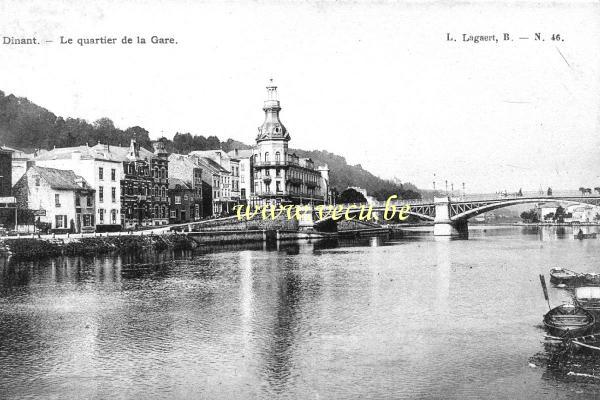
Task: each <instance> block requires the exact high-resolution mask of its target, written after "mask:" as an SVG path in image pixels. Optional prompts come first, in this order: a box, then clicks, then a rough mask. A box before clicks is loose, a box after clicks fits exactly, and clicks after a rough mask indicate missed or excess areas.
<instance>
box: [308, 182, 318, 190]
mask: <svg viewBox="0 0 600 400" xmlns="http://www.w3.org/2000/svg"><path fill="white" fill-rule="evenodd" d="M317 186H318V185H317V182H310V181H308V182H306V187H309V188H315V187H317Z"/></svg>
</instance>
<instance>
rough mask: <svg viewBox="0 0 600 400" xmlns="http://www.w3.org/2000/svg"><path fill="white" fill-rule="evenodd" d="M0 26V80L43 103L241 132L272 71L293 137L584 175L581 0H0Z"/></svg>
mask: <svg viewBox="0 0 600 400" xmlns="http://www.w3.org/2000/svg"><path fill="white" fill-rule="evenodd" d="M535 32H540V33H541V34H542V35H543V38H544V41H534V40H533V36H534V33H535ZM448 33H450V34H451V36H452V37H454V38H455V39H456V41H454V42H452V41H448V40H447V34H448ZM503 33H509V34H510V37H511V38H512V39H513V40H510V41H503V40H502V38H503ZM463 34H467V35H496V37H497V38H498V39H500V40H499V42H498V43H496V42H484V43H478V44H474V43H473V42H464V41H462V35H463ZM553 34H554V35H555V34H559V35H560V37H561V40H558V41H556V40H554V41H553V40H551V37H552V35H553ZM0 35H1V36H9V37H17V38H20V37H36V38H37V39H38V41H41V42H42V44H39V45H29V46H18V45H0V90H3V91H4V92H5V93H7V94H8V93H13V94H15V95H17V96H22V97H27V98H28V99H29V100H31V101H33V102H34V103H36V104H38V105H41V106H43V107H45V108H47V109H49V110H50V111H52V112H54V113H55V114H57V115H61V116H65V117H79V118H84V119H87V120H88V121H94V120H96V119H98V118H101V117H108V118H110V119H112V120H113V121H114V122H115V125H116V126H118V127H119V128H122V129H126V128H127V127H130V126H135V125H140V126H142V127H144V128H146V129H147V130H149V131H150V135H151V137H153V138H158V137H159V136H161V135H164V136H167V137H172V136H173V135H174V134H175V133H176V132H190V133H192V134H202V135H205V136H207V135H216V136H218V137H219V138H221V139H222V140H224V139H226V138H233V139H236V140H239V141H242V142H244V143H248V144H252V143H253V142H254V139H255V137H256V133H257V127H258V126H259V125H260V124H261V123H262V121H263V119H264V114H263V111H262V103H263V100H264V98H265V86H266V83H267V81H268V79H269V78H273V79H274V81H275V82H276V84H277V85H278V87H279V97H280V100H281V105H282V112H281V120H282V122H283V123H284V125H285V126H286V127H287V129H288V130H289V132H290V134H291V137H292V140H291V142H290V147H293V148H301V149H306V150H313V149H317V150H328V151H331V152H334V153H336V154H340V155H343V156H345V157H346V158H347V160H348V162H349V163H351V164H361V165H362V166H363V167H364V168H365V169H368V170H369V171H371V172H373V173H375V174H376V175H379V176H381V177H384V178H394V177H395V178H398V179H400V180H401V181H405V182H412V183H414V184H416V185H417V186H419V187H420V188H424V189H431V188H432V187H433V181H434V180H435V181H436V183H437V188H438V189H439V188H440V187H441V186H442V185H443V184H444V183H443V182H444V181H446V180H447V181H448V182H449V183H454V184H455V186H460V185H462V183H463V182H464V183H465V187H466V191H467V192H495V191H497V190H507V191H509V192H510V191H517V190H518V189H519V188H522V189H523V190H524V191H526V190H537V189H539V188H540V187H543V188H546V187H548V186H551V187H553V188H555V189H577V188H579V187H580V186H585V187H595V186H600V169H599V168H598V165H599V161H598V160H600V136H599V135H598V133H599V128H600V126H599V125H600V124H599V122H600V118H599V117H600V113H599V110H600V51H598V49H599V48H600V3H598V2H564V3H561V2H553V3H551V4H537V3H535V2H514V1H511V2H509V1H498V2H481V3H474V2H469V3H467V2H465V3H450V2H441V1H438V2H402V3H401V2H386V1H376V2H360V1H354V2H350V1H338V2H333V1H283V2H276V1H248V2H241V1H229V2H216V1H214V2H213V1H205V2H202V1H200V2H198V1H169V2H167V1H123V0H121V1H106V0H100V1H94V2H82V1H68V0H64V1H58V2H51V1H50V2H49V1H30V2H22V1H13V0H3V1H2V2H0ZM125 35H127V36H129V37H132V38H134V41H135V38H136V36H141V37H145V38H146V39H147V40H148V39H149V38H150V37H151V36H153V35H157V36H160V37H172V38H174V39H175V41H176V44H172V45H153V44H151V43H147V44H146V45H137V44H132V45H122V44H120V42H121V39H122V37H123V36H125ZM61 36H64V37H65V38H69V37H70V38H73V40H74V42H75V43H74V44H72V45H67V44H60V37H61ZM101 36H108V37H115V38H117V42H118V44H116V45H95V46H92V45H87V46H79V45H77V43H76V40H77V38H90V37H101ZM519 37H529V39H519ZM46 41H52V42H48V43H47V42H46ZM148 42H149V40H148Z"/></svg>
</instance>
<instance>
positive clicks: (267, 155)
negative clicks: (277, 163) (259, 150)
mask: <svg viewBox="0 0 600 400" xmlns="http://www.w3.org/2000/svg"><path fill="white" fill-rule="evenodd" d="M265 162H269V152H266V153H265Z"/></svg>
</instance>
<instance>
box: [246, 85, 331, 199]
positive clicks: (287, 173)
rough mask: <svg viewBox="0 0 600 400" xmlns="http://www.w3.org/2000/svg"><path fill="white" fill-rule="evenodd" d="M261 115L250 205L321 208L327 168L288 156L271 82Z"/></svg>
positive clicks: (277, 104) (308, 159)
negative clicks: (263, 114) (299, 205)
mask: <svg viewBox="0 0 600 400" xmlns="http://www.w3.org/2000/svg"><path fill="white" fill-rule="evenodd" d="M263 111H264V112H265V120H264V122H263V124H262V125H261V126H260V127H259V128H258V136H257V137H256V146H255V147H254V148H253V149H252V163H251V165H252V182H253V184H254V188H253V189H254V190H253V193H252V195H251V197H250V203H251V204H259V205H264V204H324V203H325V202H326V201H327V198H328V196H327V194H328V193H329V168H328V167H327V166H326V165H325V166H321V167H318V168H315V165H314V162H313V161H312V160H311V159H310V158H300V157H298V156H297V155H296V154H294V153H290V151H289V148H288V143H289V141H290V139H291V138H290V134H289V132H288V130H287V128H286V127H285V126H284V125H283V123H282V122H281V120H280V119H279V112H280V111H281V105H280V103H279V98H278V95H277V86H275V84H274V83H273V80H272V79H271V80H270V82H269V84H268V85H267V99H266V100H265V102H264V107H263Z"/></svg>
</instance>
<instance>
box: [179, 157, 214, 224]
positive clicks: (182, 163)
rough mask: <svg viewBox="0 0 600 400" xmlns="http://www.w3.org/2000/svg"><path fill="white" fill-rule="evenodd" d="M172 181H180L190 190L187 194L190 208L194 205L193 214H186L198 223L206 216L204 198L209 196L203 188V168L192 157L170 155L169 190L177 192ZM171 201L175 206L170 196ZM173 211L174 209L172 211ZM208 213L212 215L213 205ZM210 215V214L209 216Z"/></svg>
mask: <svg viewBox="0 0 600 400" xmlns="http://www.w3.org/2000/svg"><path fill="white" fill-rule="evenodd" d="M171 179H178V180H179V181H181V182H182V183H183V184H184V185H185V186H187V187H188V188H189V190H190V192H189V193H187V196H188V197H189V201H190V206H192V205H193V212H189V213H187V214H186V216H187V217H188V219H189V220H193V221H197V220H199V219H201V218H203V217H204V216H206V214H205V212H206V211H205V210H204V208H205V200H204V199H203V196H205V195H207V193H205V192H206V190H205V189H204V188H203V181H202V168H201V167H200V165H198V164H197V163H196V162H195V160H194V159H193V158H192V157H189V156H187V155H183V154H170V155H169V190H170V191H172V190H175V191H177V190H178V189H177V186H176V185H177V184H175V185H172V184H171V181H170V180H171ZM210 190H211V188H210V186H209V187H208V192H210ZM169 197H170V199H171V202H170V204H171V205H173V201H174V200H175V198H174V197H172V196H171V194H169ZM171 211H172V209H171ZM208 211H209V212H210V213H212V205H210V204H209V207H208ZM209 215H210V214H209ZM171 218H172V212H171V215H170V216H169V221H171Z"/></svg>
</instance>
